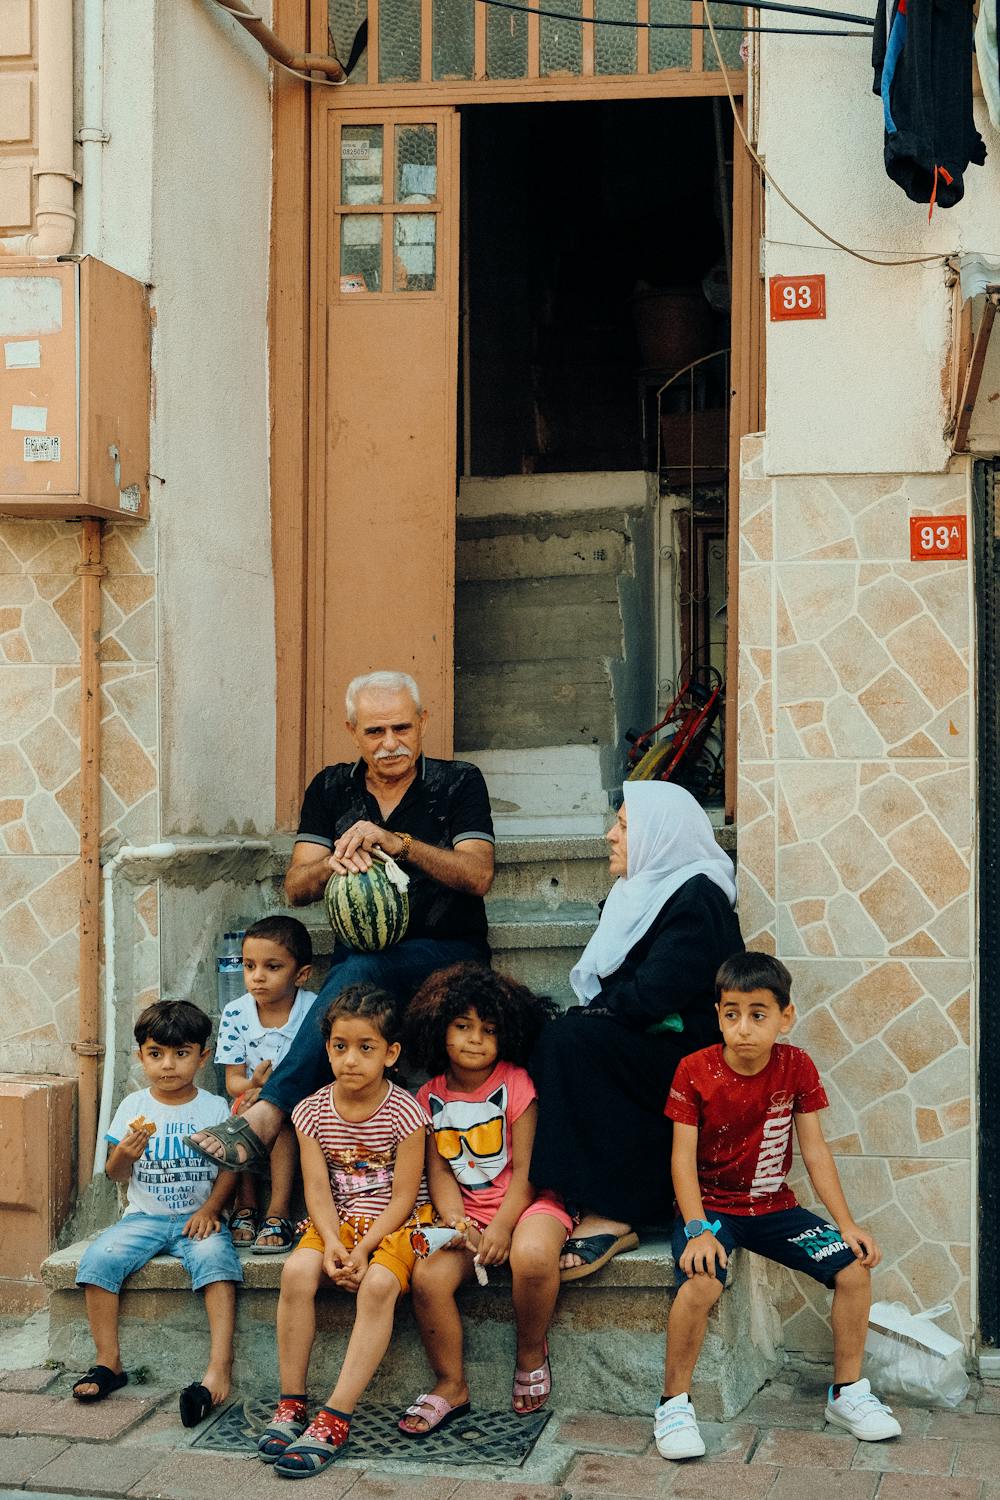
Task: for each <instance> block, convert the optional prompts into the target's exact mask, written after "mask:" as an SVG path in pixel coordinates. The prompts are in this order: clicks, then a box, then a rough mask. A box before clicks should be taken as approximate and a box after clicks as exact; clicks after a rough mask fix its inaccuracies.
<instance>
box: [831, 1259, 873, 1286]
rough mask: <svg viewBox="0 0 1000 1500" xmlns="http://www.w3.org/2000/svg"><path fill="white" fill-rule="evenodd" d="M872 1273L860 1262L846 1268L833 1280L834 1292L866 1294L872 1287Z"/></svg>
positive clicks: (857, 1261)
mask: <svg viewBox="0 0 1000 1500" xmlns="http://www.w3.org/2000/svg"><path fill="white" fill-rule="evenodd" d="M871 1280H872V1273H871V1272H870V1271H869V1269H868V1267H867V1266H863V1265H862V1264H861V1262H860V1261H859V1260H856V1261H854V1262H853V1264H851V1265H849V1266H844V1268H843V1270H841V1271H838V1272H837V1274H836V1276H835V1277H834V1278H833V1287H834V1291H838V1290H843V1291H845V1292H866V1291H868V1290H869V1289H870V1287H871Z"/></svg>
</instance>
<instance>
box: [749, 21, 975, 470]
mask: <svg viewBox="0 0 1000 1500" xmlns="http://www.w3.org/2000/svg"><path fill="white" fill-rule="evenodd" d="M831 8H833V9H836V10H852V11H855V12H856V11H857V9H858V7H857V6H856V5H854V4H853V3H848V0H834V4H833V6H832V7H831ZM796 24H801V25H803V26H809V25H810V24H814V25H817V26H823V27H828V26H829V25H830V23H827V22H816V23H810V22H809V21H807V20H804V19H803V20H800V21H798V22H797V23H796ZM858 30H859V31H860V30H862V28H858ZM760 77H761V87H760V135H759V149H760V151H761V154H762V155H763V157H764V159H765V162H766V165H767V168H768V171H769V172H770V173H772V174H773V176H774V178H775V179H776V181H777V182H778V183H779V184H780V185H781V187H782V188H783V190H784V191H785V192H786V193H787V194H788V196H789V197H790V198H791V199H793V200H794V202H795V203H797V204H798V205H799V206H800V207H801V208H802V209H803V210H804V211H805V212H806V213H807V214H808V215H809V216H810V217H811V218H812V219H814V220H815V221H816V222H817V223H818V224H820V225H821V226H822V227H823V228H824V229H826V230H827V231H828V232H829V233H831V234H833V235H834V236H836V238H837V239H839V240H841V241H842V242H843V243H845V244H846V245H849V246H851V247H852V248H854V249H858V250H861V251H863V252H864V253H866V254H869V255H873V256H875V257H883V258H886V259H893V258H895V257H896V256H900V257H903V258H906V257H910V256H923V255H939V256H945V255H948V254H952V253H961V252H966V251H976V252H981V253H983V254H987V255H991V256H993V257H996V256H998V255H1000V135H998V133H997V132H996V131H995V130H994V129H993V127H992V126H991V124H990V121H989V118H988V115H987V113H986V110H985V108H984V106H983V101H982V99H977V100H976V121H977V125H978V128H979V130H980V132H981V134H982V136H983V138H984V140H985V142H986V148H987V151H988V153H989V155H988V157H987V162H986V165H985V167H975V166H973V167H970V168H969V171H968V173H967V174H966V179H965V182H966V188H965V197H964V199H963V200H962V202H961V203H959V204H958V205H957V206H956V207H955V208H952V209H947V210H942V209H937V210H935V213H934V215H933V218H932V220H931V222H930V223H928V220H927V209H926V207H925V206H923V205H921V204H917V203H911V202H910V201H909V199H908V198H906V196H905V195H904V194H903V192H902V191H901V190H900V189H899V188H898V187H896V185H895V184H894V183H892V182H891V181H890V180H889V178H888V177H887V176H886V173H885V170H884V166H883V159H882V143H883V127H882V107H881V101H880V100H879V99H878V98H877V97H876V96H875V95H874V94H873V93H872V92H871V87H872V69H871V61H870V42H869V41H867V40H861V39H853V38H847V39H843V40H840V39H837V38H833V37H817V38H816V39H815V40H813V39H810V38H806V37H787V38H784V37H773V36H772V37H764V38H762V39H761V68H760ZM765 236H766V240H765V246H764V256H763V270H764V273H765V276H766V277H771V276H775V275H804V274H807V273H817V272H822V273H824V274H825V275H826V278H827V316H826V318H825V320H816V321H811V322H788V323H768V325H767V413H768V423H767V433H766V437H765V443H764V466H765V471H766V472H767V473H768V474H773V475H777V474H888V473H909V474H920V473H940V472H942V471H943V470H944V469H945V467H946V465H947V463H948V458H949V451H948V447H947V444H946V442H945V440H944V437H943V430H944V427H945V423H946V420H947V406H946V389H947V380H946V378H945V382H944V385H943V384H942V372H943V371H944V370H945V367H946V364H947V360H948V356H949V350H950V343H951V293H950V291H949V290H948V288H947V287H946V284H945V282H946V269H945V268H944V267H943V265H942V264H941V262H940V261H939V262H938V263H936V264H933V263H932V264H930V265H926V266H906V267H898V268H891V267H888V268H887V267H881V266H870V265H866V264H864V263H863V262H861V261H858V260H855V259H852V258H851V257H850V256H849V255H846V254H844V252H843V251H841V250H838V249H835V248H834V247H833V246H830V245H828V244H827V243H826V242H825V241H824V240H823V239H822V238H821V237H820V236H818V235H817V234H816V232H815V231H814V230H813V229H811V228H810V227H809V226H808V225H807V224H805V223H804V222H803V221H802V219H800V218H799V217H798V216H797V215H795V214H794V213H792V211H791V210H790V209H789V208H788V207H787V206H786V205H785V204H784V203H782V202H781V200H780V199H779V198H778V196H777V194H776V193H774V192H773V191H771V190H770V189H769V190H768V193H767V199H766V228H765ZM818 418H819V419H818Z"/></svg>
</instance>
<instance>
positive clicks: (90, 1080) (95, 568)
mask: <svg viewBox="0 0 1000 1500" xmlns="http://www.w3.org/2000/svg"><path fill="white" fill-rule="evenodd" d="M82 524H83V531H82V536H81V559H80V562H79V563H78V565H77V567H76V570H75V571H76V572H77V574H78V575H79V578H80V972H79V985H80V1002H79V1018H78V1029H77V1040H76V1041H75V1042H74V1043H73V1051H74V1052H75V1053H76V1057H77V1078H78V1081H79V1100H78V1103H77V1182H78V1186H79V1190H80V1191H81V1192H82V1191H83V1189H84V1187H86V1185H87V1183H88V1181H89V1180H90V1173H91V1164H92V1162H93V1159H94V1146H95V1142H96V1139H97V1081H98V1064H99V1060H100V1057H101V1055H102V1053H103V1052H104V1047H103V1045H102V1044H101V1040H100V1035H99V1032H100V963H101V955H100V930H101V662H100V644H101V579H102V578H103V576H104V574H105V573H106V572H107V569H106V568H105V567H104V564H103V562H102V560H101V540H102V532H103V527H104V523H103V521H99V520H96V519H91V518H88V519H86V520H84V521H83V523H82Z"/></svg>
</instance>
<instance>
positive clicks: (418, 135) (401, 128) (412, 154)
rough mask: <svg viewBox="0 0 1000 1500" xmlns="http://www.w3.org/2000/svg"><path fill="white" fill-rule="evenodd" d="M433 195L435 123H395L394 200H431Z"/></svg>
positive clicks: (405, 201)
mask: <svg viewBox="0 0 1000 1500" xmlns="http://www.w3.org/2000/svg"><path fill="white" fill-rule="evenodd" d="M436 197H437V126H436V125H397V126H396V184H395V188H394V199H393V201H394V202H396V203H432V202H433V201H434V199H435V198H436Z"/></svg>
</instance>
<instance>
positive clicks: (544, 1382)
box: [510, 1339, 552, 1417]
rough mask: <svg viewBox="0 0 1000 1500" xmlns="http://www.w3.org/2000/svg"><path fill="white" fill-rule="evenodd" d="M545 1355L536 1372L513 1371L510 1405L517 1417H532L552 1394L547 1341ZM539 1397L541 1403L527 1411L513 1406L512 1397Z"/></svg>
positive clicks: (547, 1342) (546, 1341)
mask: <svg viewBox="0 0 1000 1500" xmlns="http://www.w3.org/2000/svg"><path fill="white" fill-rule="evenodd" d="M544 1349H545V1355H544V1358H543V1359H542V1363H541V1365H540V1367H539V1368H538V1369H537V1370H518V1369H515V1371H514V1389H513V1391H512V1392H511V1401H510V1404H511V1406H512V1407H513V1409H514V1411H515V1412H516V1413H517V1415H518V1416H519V1417H533V1416H534V1415H535V1412H536V1411H541V1409H542V1407H543V1406H544V1405H545V1403H546V1401H547V1400H548V1399H549V1397H550V1396H551V1394H552V1366H551V1365H550V1364H549V1341H548V1339H546V1340H545V1344H544ZM515 1396H520V1397H521V1398H522V1400H523V1399H524V1397H525V1396H541V1398H542V1399H541V1401H540V1402H539V1404H538V1405H537V1406H534V1407H532V1408H531V1410H530V1411H529V1410H528V1409H527V1408H526V1407H523V1406H514V1397H515Z"/></svg>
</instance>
